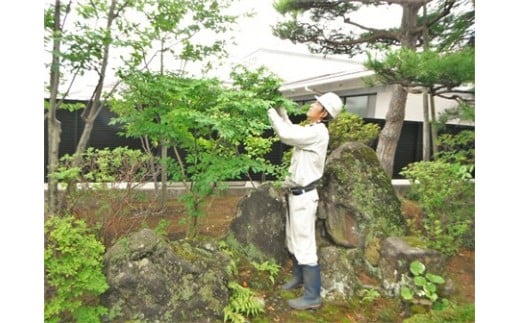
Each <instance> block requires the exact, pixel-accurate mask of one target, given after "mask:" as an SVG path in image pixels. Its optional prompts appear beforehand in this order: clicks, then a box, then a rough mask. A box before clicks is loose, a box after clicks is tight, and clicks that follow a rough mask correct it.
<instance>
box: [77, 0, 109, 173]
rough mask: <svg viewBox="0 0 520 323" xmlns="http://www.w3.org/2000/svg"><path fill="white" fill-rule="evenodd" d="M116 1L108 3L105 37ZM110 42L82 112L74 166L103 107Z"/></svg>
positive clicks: (106, 46)
mask: <svg viewBox="0 0 520 323" xmlns="http://www.w3.org/2000/svg"><path fill="white" fill-rule="evenodd" d="M116 4H117V0H112V1H111V3H110V9H109V12H108V19H107V26H106V30H107V37H110V34H111V33H110V30H111V28H112V23H113V21H114V19H115V17H116V16H115V9H116ZM110 44H111V43H110V41H108V40H107V42H106V43H105V45H104V48H103V60H102V63H101V68H100V72H99V80H98V83H97V85H96V89H95V90H94V100H93V101H92V102H91V104H90V106H89V107H88V108H87V109H85V111H83V115H82V117H83V120H84V121H85V127H84V128H83V132H82V133H81V137H80V140H79V142H78V145H77V146H76V152H75V155H76V159H75V163H74V166H77V165H79V164H80V162H81V154H83V153H84V152H85V150H86V149H87V145H88V141H89V139H90V135H91V133H92V128H93V127H94V121H95V120H96V118H97V116H98V114H99V112H100V111H101V108H102V107H103V103H102V102H101V94H102V92H103V84H104V82H105V76H106V70H107V65H108V58H109V50H110Z"/></svg>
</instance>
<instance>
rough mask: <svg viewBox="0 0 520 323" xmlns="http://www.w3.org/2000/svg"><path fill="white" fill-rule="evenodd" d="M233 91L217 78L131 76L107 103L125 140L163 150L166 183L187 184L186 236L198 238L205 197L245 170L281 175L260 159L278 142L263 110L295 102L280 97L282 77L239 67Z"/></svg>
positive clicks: (268, 163) (158, 75) (291, 105)
mask: <svg viewBox="0 0 520 323" xmlns="http://www.w3.org/2000/svg"><path fill="white" fill-rule="evenodd" d="M232 78H233V80H234V82H233V86H232V87H231V88H229V87H224V86H223V85H222V84H221V83H220V82H219V81H217V80H215V79H193V78H186V77H181V76H178V75H176V74H169V73H165V74H160V73H148V72H145V73H132V74H130V75H127V76H125V78H124V84H125V87H124V89H123V90H121V91H120V92H119V97H120V98H119V99H114V100H113V101H112V102H111V109H112V111H114V112H115V113H116V114H117V116H118V117H117V118H115V119H114V120H113V122H114V123H117V124H120V125H121V126H122V128H123V131H124V135H125V136H129V137H139V136H144V135H146V136H148V137H149V138H151V139H152V140H155V141H160V142H162V143H164V144H165V145H168V147H169V149H171V152H172V153H171V155H172V156H173V158H170V157H168V160H167V164H168V165H169V167H168V174H169V179H170V180H171V181H179V182H182V183H183V184H184V188H185V191H184V192H185V193H183V195H182V196H181V200H183V201H184V204H185V206H186V209H187V211H188V213H189V217H188V219H187V220H188V229H187V232H186V237H187V238H190V239H192V238H195V237H196V236H197V235H198V219H199V217H200V216H203V215H204V211H203V205H204V202H205V201H207V198H208V197H209V196H212V195H214V194H217V193H218V192H219V191H221V190H222V189H224V188H225V183H224V181H227V180H233V179H238V178H240V177H242V176H244V175H246V174H248V173H250V172H253V173H260V172H263V173H267V174H272V175H274V176H276V174H279V173H280V172H281V170H280V169H279V167H277V166H275V165H272V164H271V163H270V162H269V161H268V160H266V159H265V158H264V155H265V154H266V153H267V152H268V151H269V150H270V149H271V144H272V142H273V141H274V140H275V139H274V138H272V137H264V136H265V131H266V129H268V128H269V122H268V120H267V113H266V111H267V109H268V108H269V107H271V106H285V107H286V108H288V109H289V110H293V109H294V108H295V104H294V103H292V101H289V100H287V99H285V98H283V96H282V95H281V94H280V93H279V92H278V90H277V89H278V87H279V86H280V82H281V81H280V80H279V79H278V78H277V77H275V76H273V75H270V74H268V73H267V72H266V70H264V69H260V70H257V71H255V72H250V71H247V70H246V69H244V68H243V67H237V68H236V69H235V70H234V71H233V73H232Z"/></svg>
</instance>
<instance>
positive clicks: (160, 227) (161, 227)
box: [153, 219, 172, 237]
mask: <svg viewBox="0 0 520 323" xmlns="http://www.w3.org/2000/svg"><path fill="white" fill-rule="evenodd" d="M171 222H172V221H170V220H166V219H161V221H159V223H158V224H157V226H156V227H155V228H154V229H153V230H154V231H155V233H157V234H158V235H160V236H163V237H165V236H166V235H167V233H168V227H169V226H170V224H171Z"/></svg>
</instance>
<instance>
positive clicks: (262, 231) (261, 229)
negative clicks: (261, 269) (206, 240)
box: [225, 183, 288, 265]
mask: <svg viewBox="0 0 520 323" xmlns="http://www.w3.org/2000/svg"><path fill="white" fill-rule="evenodd" d="M286 210H287V207H286V204H285V199H284V196H283V194H282V191H281V190H277V189H275V188H274V187H273V185H272V183H265V184H262V185H261V186H260V187H258V188H256V189H253V190H251V191H250V192H249V193H248V194H247V195H245V196H244V197H243V198H242V199H240V201H239V202H238V205H237V212H236V214H235V217H234V219H233V220H232V221H231V224H230V227H229V232H228V234H227V235H226V238H225V239H226V241H227V242H228V243H229V244H230V245H232V246H233V247H235V248H238V249H239V250H241V251H243V252H244V253H246V254H247V255H248V256H249V257H250V258H251V259H252V260H254V261H257V262H258V261H266V260H269V261H274V262H276V263H277V264H279V265H281V264H284V263H285V261H286V260H287V255H288V253H287V248H286V247H285V212H286Z"/></svg>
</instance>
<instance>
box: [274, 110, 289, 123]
mask: <svg viewBox="0 0 520 323" xmlns="http://www.w3.org/2000/svg"><path fill="white" fill-rule="evenodd" d="M276 112H278V115H280V117H282V119H283V120H284V121H289V116H288V115H287V111H286V110H285V108H284V107H278V108H276Z"/></svg>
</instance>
